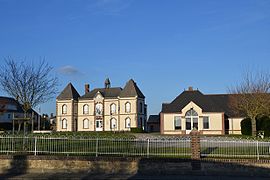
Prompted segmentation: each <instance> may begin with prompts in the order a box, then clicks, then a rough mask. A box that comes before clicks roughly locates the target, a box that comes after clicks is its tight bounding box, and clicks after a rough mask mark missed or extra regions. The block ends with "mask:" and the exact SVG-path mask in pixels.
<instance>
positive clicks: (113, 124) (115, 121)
mask: <svg viewBox="0 0 270 180" xmlns="http://www.w3.org/2000/svg"><path fill="white" fill-rule="evenodd" d="M110 128H111V130H115V129H117V120H116V119H115V118H111V120H110Z"/></svg>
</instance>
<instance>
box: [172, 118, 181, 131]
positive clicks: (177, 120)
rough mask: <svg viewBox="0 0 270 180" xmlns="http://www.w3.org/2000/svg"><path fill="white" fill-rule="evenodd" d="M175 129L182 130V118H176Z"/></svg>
mask: <svg viewBox="0 0 270 180" xmlns="http://www.w3.org/2000/svg"><path fill="white" fill-rule="evenodd" d="M174 129H175V130H178V129H181V118H180V116H175V117H174Z"/></svg>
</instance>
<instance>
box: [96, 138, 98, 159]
mask: <svg viewBox="0 0 270 180" xmlns="http://www.w3.org/2000/svg"><path fill="white" fill-rule="evenodd" d="M96 157H98V138H97V139H96Z"/></svg>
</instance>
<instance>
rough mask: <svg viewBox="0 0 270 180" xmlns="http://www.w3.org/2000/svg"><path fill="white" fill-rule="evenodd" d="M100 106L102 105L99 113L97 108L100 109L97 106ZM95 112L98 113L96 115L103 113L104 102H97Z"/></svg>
mask: <svg viewBox="0 0 270 180" xmlns="http://www.w3.org/2000/svg"><path fill="white" fill-rule="evenodd" d="M98 106H101V110H100V114H98V113H97V109H98V108H97V107H98ZM95 114H96V115H99V116H101V115H103V104H102V103H97V104H96V105H95Z"/></svg>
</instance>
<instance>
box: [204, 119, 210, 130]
mask: <svg viewBox="0 0 270 180" xmlns="http://www.w3.org/2000/svg"><path fill="white" fill-rule="evenodd" d="M204 118H207V119H208V128H204ZM203 129H210V117H209V116H203Z"/></svg>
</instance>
